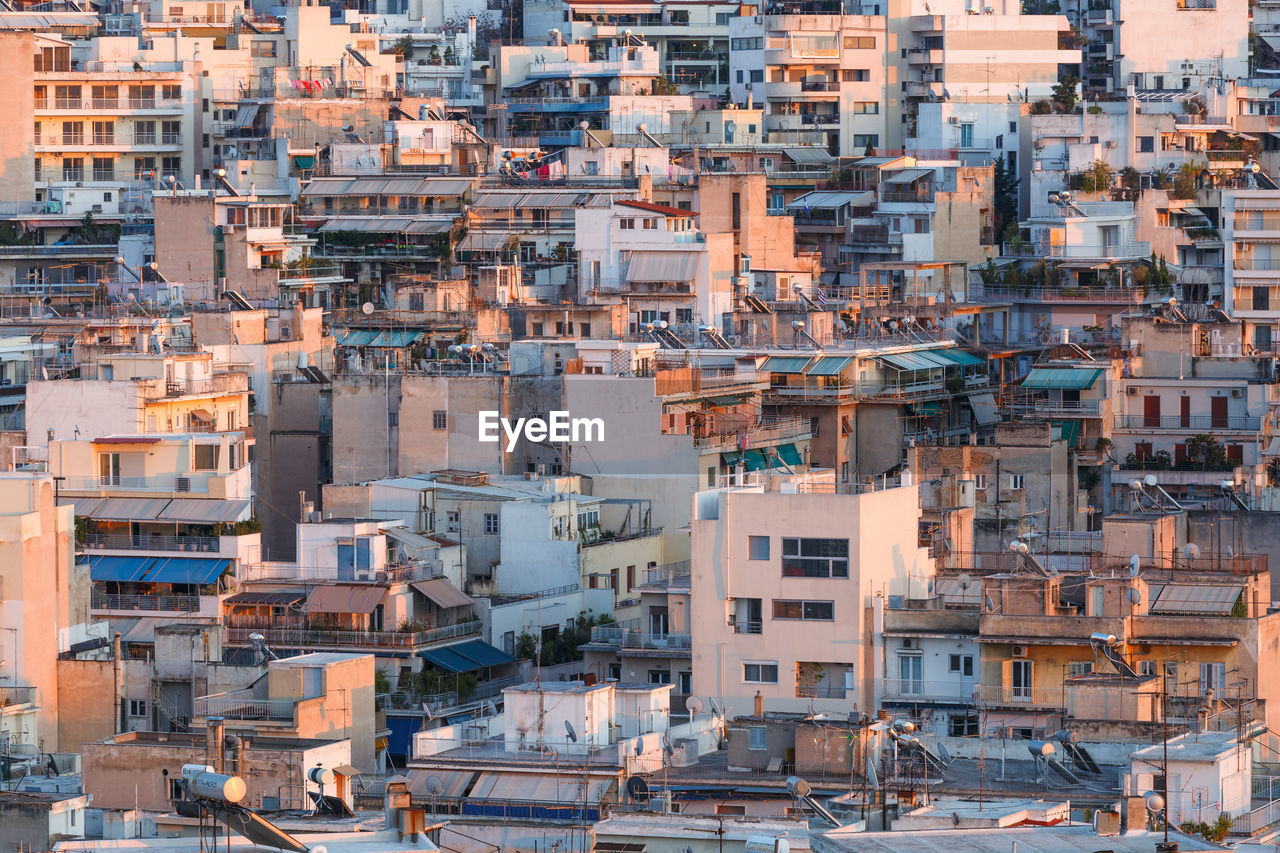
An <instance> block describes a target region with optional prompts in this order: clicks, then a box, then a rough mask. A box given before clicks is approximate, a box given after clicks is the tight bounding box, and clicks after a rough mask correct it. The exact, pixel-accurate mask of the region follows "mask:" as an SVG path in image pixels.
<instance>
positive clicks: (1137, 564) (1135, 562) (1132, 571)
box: [1129, 554, 1142, 578]
mask: <svg viewBox="0 0 1280 853" xmlns="http://www.w3.org/2000/svg"><path fill="white" fill-rule="evenodd" d="M1140 571H1142V560H1140V559H1139V558H1138V555H1137V554H1134V555H1132V556H1131V557H1129V577H1131V578H1136V577H1137V576H1138V572H1140Z"/></svg>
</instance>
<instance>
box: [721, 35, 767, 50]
mask: <svg viewBox="0 0 1280 853" xmlns="http://www.w3.org/2000/svg"><path fill="white" fill-rule="evenodd" d="M763 47H764V37H763V36H754V37H752V38H742V39H729V49H730V50H761V49H762V48H763Z"/></svg>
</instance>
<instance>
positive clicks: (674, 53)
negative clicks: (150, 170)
mask: <svg viewBox="0 0 1280 853" xmlns="http://www.w3.org/2000/svg"><path fill="white" fill-rule="evenodd" d="M738 14H739V11H738V5H737V4H736V3H731V2H711V3H705V4H688V3H681V2H666V0H656V2H643V3H632V4H628V5H627V6H626V8H625V9H621V8H619V7H618V6H617V4H614V3H609V2H607V0H533V2H530V3H529V5H528V8H527V9H526V10H525V12H524V38H525V41H526V42H527V43H529V44H537V43H539V42H541V41H542V40H543V39H545V38H546V37H547V34H548V33H559V34H560V35H561V37H562V38H564V39H565V40H566V41H569V42H584V43H586V44H587V45H588V46H589V47H590V48H591V49H592V51H593V52H599V51H602V49H603V46H604V45H606V44H608V43H609V42H611V41H612V40H613V39H615V38H617V37H618V36H619V35H623V34H627V33H630V34H634V35H637V36H639V37H641V38H643V39H644V40H646V41H647V42H648V43H650V44H652V45H653V46H654V49H655V50H656V51H657V54H658V57H659V61H660V66H659V68H660V72H661V73H662V75H663V76H664V77H666V78H667V79H668V80H670V81H672V82H673V83H675V84H676V85H678V86H679V87H680V89H681V91H683V92H689V93H694V92H696V93H703V94H706V95H712V96H715V95H720V94H723V92H724V91H725V87H726V85H727V84H728V82H729V81H728V79H727V78H726V74H725V72H726V70H727V69H725V67H724V64H723V58H724V56H725V54H726V53H727V52H728V50H729V38H730V35H729V27H730V23H731V22H732V20H733V18H734V17H735V16H736V15H738Z"/></svg>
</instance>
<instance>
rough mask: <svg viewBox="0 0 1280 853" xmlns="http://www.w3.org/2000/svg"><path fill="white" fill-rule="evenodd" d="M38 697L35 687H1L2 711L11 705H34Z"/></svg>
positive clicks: (0, 707) (0, 701)
mask: <svg viewBox="0 0 1280 853" xmlns="http://www.w3.org/2000/svg"><path fill="white" fill-rule="evenodd" d="M37 695H38V694H37V693H36V688H34V687H0V709H3V708H7V707H9V706H10V705H34V704H35V702H36V697H37Z"/></svg>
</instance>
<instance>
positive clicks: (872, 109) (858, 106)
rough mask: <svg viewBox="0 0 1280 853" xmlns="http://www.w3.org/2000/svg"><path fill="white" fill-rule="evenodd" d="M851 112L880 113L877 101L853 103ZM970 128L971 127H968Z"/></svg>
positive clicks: (863, 113)
mask: <svg viewBox="0 0 1280 853" xmlns="http://www.w3.org/2000/svg"><path fill="white" fill-rule="evenodd" d="M853 111H854V112H855V113H859V114H862V115H875V114H878V113H879V112H880V102H879V101H854V102H853ZM970 127H972V125H970Z"/></svg>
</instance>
